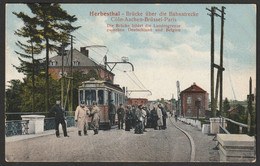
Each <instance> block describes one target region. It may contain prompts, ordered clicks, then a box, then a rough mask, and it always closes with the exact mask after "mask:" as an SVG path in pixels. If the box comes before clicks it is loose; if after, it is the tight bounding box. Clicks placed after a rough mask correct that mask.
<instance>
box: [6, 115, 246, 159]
mask: <svg viewBox="0 0 260 166" xmlns="http://www.w3.org/2000/svg"><path fill="white" fill-rule="evenodd" d="M146 130H147V132H144V134H134V131H133V129H132V130H131V131H130V132H129V131H125V130H119V129H117V128H116V127H114V128H112V129H110V130H100V131H99V134H98V135H94V134H93V131H92V130H88V135H87V136H78V133H77V128H76V127H74V126H71V127H68V135H69V137H63V136H62V134H61V137H60V138H56V136H55V131H54V130H46V131H44V132H41V133H38V134H26V135H16V136H10V137H6V139H5V141H6V144H5V149H6V150H5V158H6V161H8V162H219V161H221V156H220V154H219V148H218V147H217V146H218V143H217V141H216V135H214V134H213V135H212V134H207V133H203V132H202V131H201V129H200V128H197V127H196V126H195V125H191V123H189V122H188V123H187V121H186V122H185V121H184V120H183V119H181V118H180V119H179V120H178V121H175V119H174V118H173V117H169V118H168V119H167V129H166V130H154V129H152V128H147V129H146ZM60 132H62V130H60ZM226 135H227V134H226ZM240 161H241V160H240ZM246 161H248V160H246Z"/></svg>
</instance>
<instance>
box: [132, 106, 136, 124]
mask: <svg viewBox="0 0 260 166" xmlns="http://www.w3.org/2000/svg"><path fill="white" fill-rule="evenodd" d="M136 109H137V106H136V105H133V106H132V114H133V119H132V128H135V125H136V116H135V112H136Z"/></svg>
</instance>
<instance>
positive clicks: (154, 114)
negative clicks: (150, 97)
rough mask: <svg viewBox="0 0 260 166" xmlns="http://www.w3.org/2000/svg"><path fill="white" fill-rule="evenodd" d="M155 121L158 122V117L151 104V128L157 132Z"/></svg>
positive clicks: (154, 107)
mask: <svg viewBox="0 0 260 166" xmlns="http://www.w3.org/2000/svg"><path fill="white" fill-rule="evenodd" d="M157 120H158V115H157V111H156V106H155V105H154V104H153V105H152V110H151V123H152V124H151V127H152V128H154V130H157Z"/></svg>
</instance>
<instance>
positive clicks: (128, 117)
mask: <svg viewBox="0 0 260 166" xmlns="http://www.w3.org/2000/svg"><path fill="white" fill-rule="evenodd" d="M132 119H133V115H132V110H131V106H130V105H128V106H127V108H126V111H125V131H130V129H131V124H132Z"/></svg>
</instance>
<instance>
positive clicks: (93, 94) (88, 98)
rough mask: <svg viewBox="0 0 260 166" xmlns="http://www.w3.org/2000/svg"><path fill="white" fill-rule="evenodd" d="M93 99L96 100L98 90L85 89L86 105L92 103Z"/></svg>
mask: <svg viewBox="0 0 260 166" xmlns="http://www.w3.org/2000/svg"><path fill="white" fill-rule="evenodd" d="M93 101H96V91H95V90H86V91H85V102H86V105H91V104H92V103H93Z"/></svg>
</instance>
